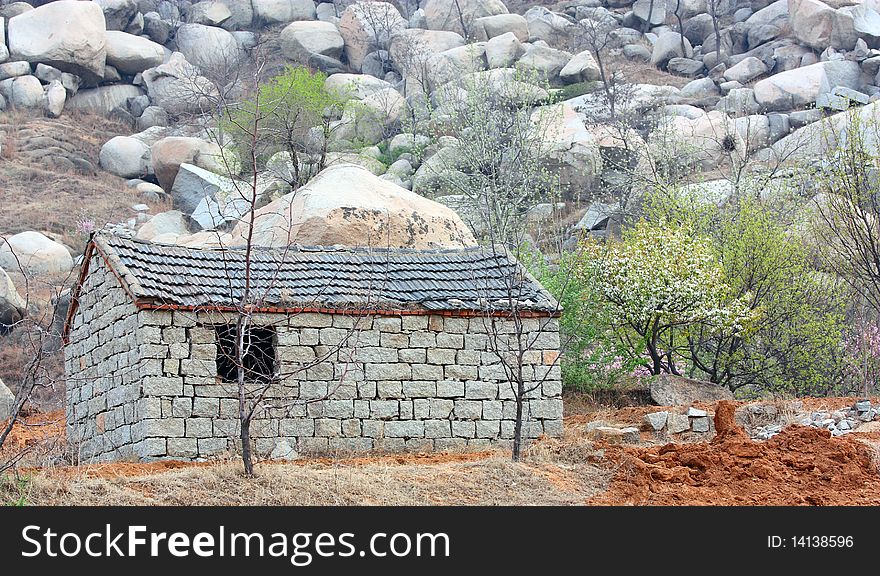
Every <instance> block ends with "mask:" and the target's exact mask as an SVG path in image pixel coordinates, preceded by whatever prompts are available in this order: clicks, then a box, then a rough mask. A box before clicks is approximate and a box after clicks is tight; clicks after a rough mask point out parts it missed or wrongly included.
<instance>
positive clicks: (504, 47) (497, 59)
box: [486, 32, 525, 68]
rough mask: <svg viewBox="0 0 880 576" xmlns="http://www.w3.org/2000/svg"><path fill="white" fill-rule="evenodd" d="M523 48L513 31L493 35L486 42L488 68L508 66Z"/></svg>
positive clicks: (520, 54) (519, 54)
mask: <svg viewBox="0 0 880 576" xmlns="http://www.w3.org/2000/svg"><path fill="white" fill-rule="evenodd" d="M524 52H525V49H524V48H523V46H522V44H521V43H520V41H519V39H518V38H517V37H516V35H515V34H514V33H513V32H508V33H506V34H502V35H500V36H495V37H493V38H491V39H490V40H489V41H488V42H486V61H487V62H488V64H489V68H510V67H511V66H513V64H514V62H516V61H517V60H518V59H519V57H520V56H522V55H523V53H524Z"/></svg>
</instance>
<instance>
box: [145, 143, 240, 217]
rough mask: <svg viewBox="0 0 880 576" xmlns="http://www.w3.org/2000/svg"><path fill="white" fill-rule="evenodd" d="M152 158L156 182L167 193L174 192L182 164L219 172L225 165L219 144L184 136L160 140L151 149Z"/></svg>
mask: <svg viewBox="0 0 880 576" xmlns="http://www.w3.org/2000/svg"><path fill="white" fill-rule="evenodd" d="M150 157H151V159H152V165H153V172H154V173H155V174H156V180H158V181H159V185H160V186H161V187H162V188H163V189H164V190H165V191H167V192H170V191H171V190H172V187H173V186H174V182H175V180H176V179H177V173H178V171H179V170H180V166H181V164H192V165H195V166H197V167H199V168H203V169H206V170H211V169H214V170H218V171H222V170H223V164H224V163H223V161H222V157H221V150H220V147H219V146H218V145H217V144H215V143H213V142H207V141H205V140H202V139H200V138H188V137H183V136H169V137H167V138H162V139H161V140H158V141H157V142H156V143H155V144H153V145H152V147H151V148H150ZM193 208H194V206H193Z"/></svg>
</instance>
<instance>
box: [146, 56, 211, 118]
mask: <svg viewBox="0 0 880 576" xmlns="http://www.w3.org/2000/svg"><path fill="white" fill-rule="evenodd" d="M143 80H144V85H145V86H146V87H147V94H149V95H150V100H151V101H152V102H153V104H155V105H157V106H160V107H161V108H164V109H165V111H166V112H168V114H170V115H172V116H180V115H184V114H198V113H201V112H204V111H205V110H206V109H208V108H209V107H210V106H211V98H210V95H211V94H213V93H215V92H216V89H215V88H214V86H213V84H211V82H210V81H209V80H208V79H207V78H205V77H203V76H201V75H200V74H199V70H198V69H197V68H196V67H194V66H193V65H192V64H190V63H189V62H188V61H187V59H186V57H185V56H184V55H183V54H181V53H180V52H175V53H173V54H172V55H171V57H170V58H169V59H168V62H166V63H164V64H161V65H159V66H156V67H155V68H150V69H148V70H145V71H144V73H143Z"/></svg>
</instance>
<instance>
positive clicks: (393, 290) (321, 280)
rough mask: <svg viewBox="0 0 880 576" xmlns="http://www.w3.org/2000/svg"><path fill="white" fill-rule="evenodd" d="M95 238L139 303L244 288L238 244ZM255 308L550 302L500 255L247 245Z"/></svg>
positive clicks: (215, 295) (219, 295)
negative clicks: (198, 246) (188, 244)
mask: <svg viewBox="0 0 880 576" xmlns="http://www.w3.org/2000/svg"><path fill="white" fill-rule="evenodd" d="M93 242H94V244H95V246H96V247H97V248H98V250H99V251H100V252H101V253H102V254H103V256H104V257H105V259H106V261H107V262H108V264H110V266H111V267H113V269H114V270H115V272H116V274H117V275H118V276H119V277H120V278H121V279H122V280H123V282H124V283H125V284H126V287H127V289H128V290H129V292H130V293H131V294H132V296H133V297H134V298H135V299H136V300H137V301H139V302H149V303H153V304H159V305H162V304H168V305H173V306H182V307H187V308H198V307H233V306H237V305H239V304H240V301H241V297H242V294H243V291H244V289H245V259H246V256H245V250H244V249H243V248H227V249H196V248H187V247H184V246H175V245H166V244H153V243H149V242H142V241H138V240H132V239H130V238H124V237H121V236H116V235H112V234H107V233H98V234H96V235H95V236H94V237H93ZM251 290H252V294H253V295H254V297H253V299H252V301H253V302H254V304H255V305H257V306H259V307H290V308H293V307H317V308H334V309H335V308H374V309H375V308H382V309H423V310H438V311H440V310H442V311H447V310H448V311H454V310H469V311H484V310H494V311H503V310H508V309H510V308H511V298H513V299H515V301H516V302H517V307H518V308H519V309H521V310H530V311H534V312H550V313H553V312H556V311H557V308H558V306H557V303H556V301H555V300H554V299H553V298H552V296H551V295H550V294H549V293H548V292H547V291H546V290H545V289H544V288H543V287H542V286H541V285H540V283H538V281H537V280H535V279H534V278H533V277H532V276H531V275H530V274H529V273H528V272H526V270H525V269H524V267H523V266H522V265H521V264H520V263H519V262H517V261H516V259H515V258H513V257H512V256H511V255H509V254H508V253H507V252H506V251H505V250H504V249H502V248H496V249H493V248H491V247H478V248H467V249H458V250H409V249H364V248H348V247H328V246H322V247H302V246H291V247H289V248H255V249H254V250H253V253H252V257H251Z"/></svg>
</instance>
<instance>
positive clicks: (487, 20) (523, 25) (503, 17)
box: [474, 14, 529, 42]
mask: <svg viewBox="0 0 880 576" xmlns="http://www.w3.org/2000/svg"><path fill="white" fill-rule="evenodd" d="M508 33H513V35H514V36H516V38H517V40H519V41H520V42H528V41H529V23H528V21H527V20H526V19H525V17H523V16H520V15H519V14H495V15H494V16H483V17H481V18H477V19H476V20H474V34H475V36H476V37H477V38H479V39H480V40H491V39H492V38H496V37H498V36H501V35H503V34H508Z"/></svg>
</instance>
